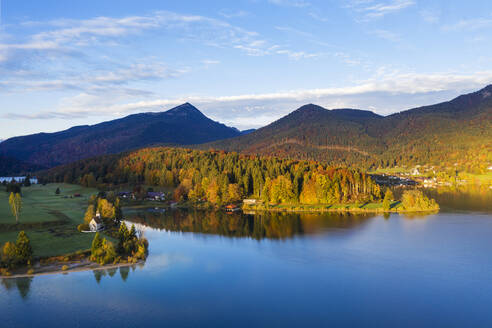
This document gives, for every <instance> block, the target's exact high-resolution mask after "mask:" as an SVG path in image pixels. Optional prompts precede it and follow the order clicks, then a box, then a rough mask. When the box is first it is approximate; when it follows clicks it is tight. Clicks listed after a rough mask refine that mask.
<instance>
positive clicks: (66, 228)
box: [0, 184, 97, 257]
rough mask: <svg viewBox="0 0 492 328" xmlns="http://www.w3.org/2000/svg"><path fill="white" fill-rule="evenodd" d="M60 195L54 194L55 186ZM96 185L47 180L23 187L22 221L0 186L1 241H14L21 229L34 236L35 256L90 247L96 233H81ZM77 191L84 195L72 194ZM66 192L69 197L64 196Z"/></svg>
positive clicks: (0, 242)
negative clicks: (15, 216)
mask: <svg viewBox="0 0 492 328" xmlns="http://www.w3.org/2000/svg"><path fill="white" fill-rule="evenodd" d="M57 187H59V188H60V191H61V193H60V195H55V190H56V188H57ZM96 193H97V190H96V189H91V188H84V187H81V186H78V185H68V184H48V185H46V186H42V185H33V186H31V187H25V188H22V212H21V215H20V217H19V224H18V225H16V224H15V218H14V217H13V216H12V214H11V212H10V207H9V204H8V197H9V195H8V194H7V193H6V192H5V187H0V244H1V245H3V243H5V242H6V241H15V239H16V238H17V234H18V232H19V231H20V230H24V231H25V232H26V233H27V235H28V237H29V238H30V239H31V243H32V247H33V250H34V256H35V257H44V256H55V255H63V254H67V253H72V252H75V251H77V250H81V249H88V248H90V245H91V242H92V239H93V238H94V235H93V234H91V233H80V232H78V231H77V225H78V224H80V223H82V221H83V218H84V213H85V210H86V208H87V200H88V198H89V197H90V195H92V194H96ZM74 194H80V195H81V196H82V197H76V198H70V196H73V195H74ZM64 196H67V198H64Z"/></svg>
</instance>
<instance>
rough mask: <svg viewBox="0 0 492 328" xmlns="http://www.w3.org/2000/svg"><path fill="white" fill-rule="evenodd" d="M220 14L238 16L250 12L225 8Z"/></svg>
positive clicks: (230, 16)
mask: <svg viewBox="0 0 492 328" xmlns="http://www.w3.org/2000/svg"><path fill="white" fill-rule="evenodd" d="M219 15H220V16H222V17H225V18H237V17H246V16H248V15H249V12H247V11H244V10H239V11H230V10H226V9H223V10H221V11H219Z"/></svg>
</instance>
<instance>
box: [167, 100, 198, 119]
mask: <svg viewBox="0 0 492 328" xmlns="http://www.w3.org/2000/svg"><path fill="white" fill-rule="evenodd" d="M166 114H172V115H200V116H205V115H203V113H202V112H200V111H199V110H198V108H196V107H195V106H193V105H192V104H190V103H189V102H186V103H184V104H182V105H179V106H176V107H174V108H171V109H170V110H168V111H166Z"/></svg>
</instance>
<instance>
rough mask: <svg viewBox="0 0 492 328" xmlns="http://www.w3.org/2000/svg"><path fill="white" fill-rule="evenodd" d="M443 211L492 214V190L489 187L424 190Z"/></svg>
mask: <svg viewBox="0 0 492 328" xmlns="http://www.w3.org/2000/svg"><path fill="white" fill-rule="evenodd" d="M424 191H425V193H426V194H427V195H428V196H430V197H432V198H434V199H436V201H437V202H438V203H439V205H440V206H441V209H442V210H445V211H449V210H452V211H453V210H454V211H456V210H459V211H477V212H487V213H491V212H492V189H490V187H489V186H487V185H479V184H478V185H463V186H453V187H439V188H429V189H424Z"/></svg>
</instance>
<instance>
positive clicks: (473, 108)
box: [200, 85, 492, 172]
mask: <svg viewBox="0 0 492 328" xmlns="http://www.w3.org/2000/svg"><path fill="white" fill-rule="evenodd" d="M200 148H203V149H210V148H215V149H223V150H228V151H237V152H242V153H247V154H259V155H271V156H281V157H289V158H298V159H311V160H319V161H327V162H330V163H332V164H337V165H353V166H362V167H365V168H369V167H379V166H383V167H384V166H394V165H416V164H421V165H425V164H430V165H435V166H442V167H448V168H450V167H453V166H460V167H461V168H465V169H467V170H468V171H482V172H483V170H484V169H485V167H486V166H485V165H487V163H490V162H492V157H491V155H490V154H492V85H489V86H487V87H486V88H484V89H482V90H480V91H478V92H474V93H470V94H467V95H462V96H459V97H457V98H455V99H453V100H451V101H448V102H443V103H440V104H436V105H431V106H424V107H419V108H414V109H410V110H406V111H403V112H400V113H396V114H393V115H389V116H380V115H377V114H375V113H373V112H370V111H364V110H357V109H334V110H327V109H325V108H323V107H320V106H317V105H313V104H309V105H305V106H302V107H300V108H299V109H297V110H295V111H294V112H292V113H290V114H288V115H287V116H285V117H283V118H281V119H279V120H277V121H275V122H273V123H271V124H269V125H268V126H265V127H263V128H261V129H258V130H256V131H254V132H252V133H250V134H247V135H243V136H239V137H235V138H231V139H225V140H221V141H217V142H213V143H210V144H205V145H203V147H200Z"/></svg>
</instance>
